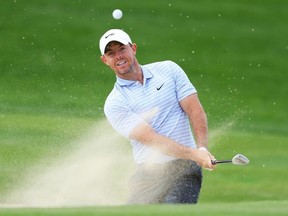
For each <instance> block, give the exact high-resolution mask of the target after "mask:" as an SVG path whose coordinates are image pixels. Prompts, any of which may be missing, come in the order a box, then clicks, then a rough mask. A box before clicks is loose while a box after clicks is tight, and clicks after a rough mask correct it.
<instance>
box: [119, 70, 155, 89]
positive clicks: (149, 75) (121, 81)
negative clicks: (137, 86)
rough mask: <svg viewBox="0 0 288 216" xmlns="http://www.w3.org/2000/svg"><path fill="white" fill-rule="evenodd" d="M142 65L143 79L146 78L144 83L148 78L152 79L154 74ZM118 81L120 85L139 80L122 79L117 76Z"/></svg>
mask: <svg viewBox="0 0 288 216" xmlns="http://www.w3.org/2000/svg"><path fill="white" fill-rule="evenodd" d="M140 67H141V70H142V73H143V80H144V84H145V83H146V80H147V79H150V78H152V77H153V74H152V73H151V72H150V71H149V70H148V69H147V68H145V67H143V66H140ZM116 79H117V80H116V83H117V84H118V85H120V86H129V85H131V84H133V83H135V82H137V81H135V80H125V79H122V78H120V77H118V76H116Z"/></svg>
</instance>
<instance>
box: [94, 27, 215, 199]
mask: <svg viewBox="0 0 288 216" xmlns="http://www.w3.org/2000/svg"><path fill="white" fill-rule="evenodd" d="M99 46H100V51H101V60H102V62H104V63H105V64H106V65H108V66H109V67H110V68H111V69H112V70H113V71H114V73H115V74H116V79H117V81H116V83H115V86H114V88H113V90H112V91H111V93H110V94H109V96H108V97H107V99H106V102H105V106H104V112H105V115H106V117H107V119H108V121H109V122H110V124H111V125H112V126H113V128H114V129H115V130H116V131H118V132H119V133H120V134H122V135H123V136H125V137H126V138H128V139H129V140H130V142H131V145H132V148H133V149H132V150H133V156H134V159H135V161H136V163H137V164H138V167H137V168H138V169H137V171H136V173H135V174H134V175H133V176H132V178H131V180H130V189H131V191H130V198H129V200H128V203H130V204H157V203H197V201H198V196H199V192H200V188H201V182H202V171H201V167H203V168H206V169H210V170H212V169H214V168H215V166H214V165H212V163H211V160H215V158H214V156H213V155H212V154H211V153H210V152H209V151H208V147H207V145H208V134H207V133H208V127H207V119H206V114H205V112H204V110H203V108H202V106H201V104H200V102H199V100H198V97H197V92H196V90H195V88H194V86H193V85H192V84H191V83H190V81H189V79H188V77H187V75H186V74H185V73H184V71H183V70H182V69H181V68H180V67H179V66H178V65H177V64H175V63H174V62H172V61H163V62H156V63H152V64H147V65H140V64H139V63H138V60H137V58H136V51H137V45H136V44H135V43H132V41H131V39H130V37H129V35H128V34H127V33H126V32H124V31H122V30H120V29H111V30H109V31H107V32H106V33H104V35H103V36H102V37H101V39H100V41H99ZM190 125H191V127H192V130H193V134H194V136H193V134H192V132H191V129H190ZM194 137H195V140H194Z"/></svg>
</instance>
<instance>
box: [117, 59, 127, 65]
mask: <svg viewBox="0 0 288 216" xmlns="http://www.w3.org/2000/svg"><path fill="white" fill-rule="evenodd" d="M124 64H126V61H125V60H122V61H119V62H117V64H116V65H117V66H122V65H124Z"/></svg>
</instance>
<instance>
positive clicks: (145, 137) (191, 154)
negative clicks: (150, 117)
mask: <svg viewBox="0 0 288 216" xmlns="http://www.w3.org/2000/svg"><path fill="white" fill-rule="evenodd" d="M129 138H130V139H133V140H137V141H138V142H141V143H142V144H144V145H148V146H150V147H152V148H155V149H157V150H159V151H161V152H162V153H164V154H167V155H170V156H174V157H176V158H182V159H189V160H194V161H196V162H197V163H198V164H199V165H200V166H201V167H203V168H209V169H214V168H215V166H214V165H212V164H211V157H210V153H209V152H206V151H200V150H198V149H192V148H189V147H186V146H183V145H181V144H179V143H177V142H175V141H174V140H172V139H170V138H169V137H166V136H163V135H160V134H158V133H156V131H155V130H154V129H153V128H152V127H151V126H150V125H149V124H148V123H141V124H139V125H138V126H136V127H135V128H134V129H133V130H132V131H131V133H130V136H129Z"/></svg>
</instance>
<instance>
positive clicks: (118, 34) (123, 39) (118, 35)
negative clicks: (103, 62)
mask: <svg viewBox="0 0 288 216" xmlns="http://www.w3.org/2000/svg"><path fill="white" fill-rule="evenodd" d="M111 41H118V42H120V43H122V44H124V45H128V44H129V43H132V42H131V39H130V37H129V35H128V34H127V33H126V32H124V31H122V30H120V29H110V30H109V31H107V32H105V33H104V34H103V36H102V37H101V38H100V41H99V47H100V52H101V54H102V55H104V53H105V48H106V46H107V44H108V43H109V42H111Z"/></svg>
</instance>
